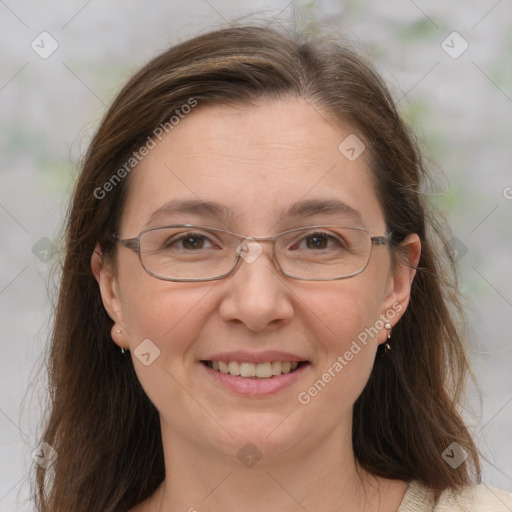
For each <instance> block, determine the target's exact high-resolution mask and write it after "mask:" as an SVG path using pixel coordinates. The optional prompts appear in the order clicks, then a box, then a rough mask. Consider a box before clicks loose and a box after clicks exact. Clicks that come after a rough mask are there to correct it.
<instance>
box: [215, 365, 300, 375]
mask: <svg viewBox="0 0 512 512" xmlns="http://www.w3.org/2000/svg"><path fill="white" fill-rule="evenodd" d="M211 366H212V368H213V369H214V370H217V371H219V372H221V373H229V374H230V375H235V376H240V377H258V378H260V379H268V378H270V377H272V376H273V375H282V374H283V373H290V372H292V371H293V370H296V369H297V367H298V366H299V363H298V362H297V361H294V362H293V363H292V362H289V361H284V362H283V361H272V362H268V363H245V362H242V363H239V362H238V361H229V362H225V361H211Z"/></svg>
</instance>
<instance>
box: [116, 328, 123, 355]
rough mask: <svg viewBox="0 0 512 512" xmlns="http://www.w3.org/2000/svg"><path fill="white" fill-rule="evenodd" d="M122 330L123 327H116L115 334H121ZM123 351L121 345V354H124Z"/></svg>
mask: <svg viewBox="0 0 512 512" xmlns="http://www.w3.org/2000/svg"><path fill="white" fill-rule="evenodd" d="M123 332H124V331H123V329H120V328H119V327H118V328H117V329H116V333H117V334H121V333H123ZM124 352H125V350H124V348H123V347H121V353H122V354H124Z"/></svg>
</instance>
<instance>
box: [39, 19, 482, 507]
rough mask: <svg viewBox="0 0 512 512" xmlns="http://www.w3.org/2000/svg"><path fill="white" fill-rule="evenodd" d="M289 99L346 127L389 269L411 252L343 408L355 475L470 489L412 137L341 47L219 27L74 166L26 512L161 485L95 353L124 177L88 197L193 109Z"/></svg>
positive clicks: (125, 363) (383, 93)
mask: <svg viewBox="0 0 512 512" xmlns="http://www.w3.org/2000/svg"><path fill="white" fill-rule="evenodd" d="M294 97H296V98H302V99H304V100H305V101H307V102H309V103H310V104H311V105H312V106H314V107H315V108H316V109H317V110H318V111H319V112H322V113H323V114H325V115H326V116H327V117H328V118H329V119H330V120H332V121H333V122H335V123H339V124H340V125H341V124H342V123H344V124H347V123H348V125H349V126H353V127H355V129H356V130H357V133H358V134H359V135H360V137H361V138H362V140H363V141H364V143H365V145H366V147H367V148H368V150H369V154H370V159H369V161H370V168H371V172H372V173H373V176H374V182H375V186H376V191H377V195H378V199H379V201H380V203H381V205H382V208H383V212H384V216H385V222H386V226H387V230H388V232H389V233H391V234H392V243H391V251H392V254H395V255H396V256H397V257H399V256H400V243H401V242H402V241H403V240H404V239H405V237H407V235H409V234H411V233H416V234H418V236H419V237H420V240H421V244H422V252H421V257H420V260H419V264H418V267H417V273H416V277H415V279H414V282H413V284H412V288H411V296H410V303H409V306H408V308H407V310H406V312H405V313H404V315H403V317H402V318H401V320H400V321H399V322H398V324H397V325H396V326H395V328H394V329H393V338H392V350H391V351H390V352H388V353H386V354H384V353H382V352H381V349H379V351H378V353H377V357H376V360H375V364H374V367H373V370H372V372H371V375H370V378H369V381H368V383H367V385H366V387H365V388H364V391H363V392H362V394H361V396H360V397H359V398H358V399H357V401H356V403H355V404H354V414H353V433H352V439H353V449H354V453H355V457H356V459H357V462H358V463H359V464H360V465H361V466H362V467H363V468H364V469H366V470H367V471H369V472H370V473H372V474H374V475H378V476H382V477H386V478H391V479H401V480H405V481H411V480H418V481H420V482H422V483H423V484H425V485H427V486H429V487H431V488H433V489H436V490H438V491H441V490H444V489H448V488H457V487H460V486H463V485H466V484H468V483H476V482H479V481H480V465H479V457H478V452H477V449H476V447H475V444H474V442H473V440H472V437H471V435H470V433H469V431H468V429H467V428H466V426H465V424H464V422H463V420H462V419H461V416H460V414H461V404H462V403H463V402H462V399H463V397H464V389H465V386H466V381H467V377H468V376H469V375H470V370H469V365H468V361H467V355H466V352H465V348H464V347H465V343H466V339H465V338H466V334H465V330H464V328H463V313H464V312H463V308H462V306H461V299H460V296H459V294H458V291H457V282H456V274H455V265H454V262H453V258H452V256H451V255H450V253H449V251H448V250H447V249H446V243H445V241H444V238H443V235H442V232H443V231H442V228H441V224H440V222H439V221H438V215H437V214H436V213H435V210H434V209H433V208H432V206H431V205H430V203H429V201H428V200H427V198H426V194H425V193H424V190H425V187H426V186H427V184H428V182H429V180H430V177H429V173H428V170H427V166H426V165H425V163H424V159H422V155H421V151H420V149H419V145H418V143H417V141H416V139H415V137H414V136H413V135H412V133H411V131H410V129H409V128H408V127H407V126H406V124H405V123H404V121H403V119H402V118H401V116H400V115H399V113H398V111H397V108H396V105H395V102H394V100H393V98H392V95H391V94H390V92H389V90H388V88H387V86H386V84H385V83H384V82H383V80H382V78H381V77H380V76H379V75H378V74H377V73H376V72H375V70H374V69H373V67H372V65H371V64H370V63H369V62H368V61H367V59H366V58H364V57H362V56H361V55H360V54H359V53H358V52H356V51H354V50H353V49H352V48H351V46H350V45H349V44H347V43H346V42H345V41H344V40H342V39H340V38H338V37H335V36H333V35H322V34H321V33H318V32H317V33H314V34H313V33H308V32H307V31H304V30H297V29H282V28H280V29H274V28H269V27H265V26H262V25H257V24H250V25H238V26H237V25H235V26H232V27H228V28H222V29H218V30H215V31H211V32H208V33H205V34H202V35H199V36H197V37H194V38H192V39H189V40H186V41H184V42H180V43H179V44H176V45H174V46H172V47H170V48H169V49H167V50H166V51H164V52H163V53H161V54H160V55H158V56H157V57H155V58H153V59H152V60H151V61H150V62H149V63H148V64H146V65H145V66H144V67H143V68H142V69H140V70H139V71H138V72H137V73H136V74H135V75H134V76H132V77H131V78H130V80H129V81H128V82H127V84H126V85H125V86H124V87H123V88H122V90H121V91H120V92H119V94H118V95H117V97H116V98H115V100H114V101H113V103H112V105H111V106H110V108H109V109H108V111H107V112H106V114H105V115H104V117H103V119H102V121H101V123H100V125H99V128H98V129H97V131H96V133H95V135H94V137H93V139H92V141H91V143H90V145H89V147H88V150H87V152H86V154H85V157H84V159H83V163H82V165H81V169H80V173H79V176H78V179H77V182H76V186H75V189H74V193H73V197H72V200H71V203H70V207H69V212H68V216H67V223H66V228H65V229H66V231H65V240H64V241H63V244H64V254H63V260H62V270H61V277H60V291H59V296H58V303H57V304H56V308H55V315H54V322H53V329H52V332H51V338H50V340H49V343H48V352H47V356H46V357H47V361H46V363H47V367H48V381H49V395H48V397H49V398H48V405H47V411H46V416H45V419H44V425H43V435H42V439H41V441H45V442H47V443H49V444H50V445H51V446H52V447H53V448H54V449H55V450H56V451H57V453H58V458H57V459H56V460H55V462H54V463H53V464H52V465H51V466H50V467H49V468H47V469H44V468H42V467H40V466H35V469H34V482H33V493H34V495H35V501H36V505H37V510H39V511H40V512H70V511H73V512H91V511H98V512H99V511H102V512H114V511H115V512H125V511H127V510H128V509H130V508H131V507H133V506H134V505H135V504H137V503H139V502H141V501H142V500H143V499H145V498H146V497H148V496H149V495H151V494H152V493H153V492H154V491H155V490H156V488H157V487H158V486H159V484H160V483H161V482H162V480H163V479H164V476H165V468H164V457H163V448H162V439H161V431H160V423H159V415H158V411H157V410H156V408H155V407H154V405H153V404H152V403H151V401H150V400H149V398H148V397H147V395H146V394H145V392H144V391H143V389H142V387H141V385H140V383H139V381H138V379H137V376H136V373H135V371H134V367H133V364H132V361H131V358H130V357H129V356H128V357H127V355H128V354H125V355H123V354H121V352H120V350H119V348H118V346H117V345H116V344H115V343H114V342H113V341H112V339H111V335H110V332H111V328H112V320H111V319H110V318H109V316H108V315H107V313H106V311H105V309H104V307H103V304H102V300H101V296H100V291H99V287H98V284H97V282H96V280H95V277H94V275H93V273H92V271H91V255H92V254H93V251H94V250H95V246H96V244H97V243H99V244H100V246H101V249H102V254H103V257H104V258H105V259H106V260H107V261H109V260H110V261H112V262H113V261H114V256H115V250H116V248H115V244H114V243H113V241H112V238H111V236H110V235H111V233H114V232H116V231H117V228H118V225H119V222H120V217H121V214H122V211H123V204H124V201H125V198H126V192H127V187H129V186H130V181H131V180H130V176H131V175H130V174H129V173H127V174H126V176H123V179H122V180H119V182H118V183H117V182H116V183H115V186H112V187H110V189H111V190H110V189H109V191H108V193H105V194H103V193H102V194H101V197H100V195H99V194H98V192H97V191H98V189H99V188H102V187H103V186H104V184H105V183H106V182H108V181H109V180H110V179H111V177H112V176H113V174H114V173H116V171H118V169H119V168H120V167H121V166H123V164H124V163H125V162H127V161H129V159H130V158H131V157H132V156H133V154H134V152H136V151H137V150H139V148H140V147H141V146H142V145H143V144H144V143H145V142H146V141H147V140H148V137H150V138H151V139H154V138H155V137H154V130H155V128H156V127H158V126H160V125H162V124H164V123H166V122H167V121H168V120H169V119H170V118H171V116H172V115H175V113H176V111H178V110H179V109H180V108H181V107H182V106H183V105H185V104H187V102H189V101H190V99H191V98H193V99H194V101H197V106H196V107H195V108H194V110H193V111H192V112H191V113H190V115H195V112H196V111H200V109H202V108H206V107H208V106H209V105H216V106H218V105H222V104H226V105H228V104H229V105H239V106H243V105H252V104H257V102H258V101H260V100H265V99H276V100H279V99H281V98H283V99H284V98H294ZM171 136H172V135H171ZM156 142H158V140H156ZM132 172H136V168H135V170H134V171H132ZM453 442H457V443H458V444H459V445H460V446H461V447H463V448H464V450H466V452H467V453H468V455H469V456H468V458H467V460H466V461H465V462H464V463H463V464H461V465H460V466H458V467H457V468H452V467H451V466H450V465H449V464H447V463H446V462H445V460H443V458H442V453H443V451H444V450H445V449H446V448H447V447H448V446H449V445H450V444H451V443H453ZM171 456H172V454H171Z"/></svg>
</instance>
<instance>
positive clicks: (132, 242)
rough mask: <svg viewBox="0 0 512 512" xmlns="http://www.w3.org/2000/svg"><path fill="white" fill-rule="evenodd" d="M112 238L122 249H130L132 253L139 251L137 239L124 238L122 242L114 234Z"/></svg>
mask: <svg viewBox="0 0 512 512" xmlns="http://www.w3.org/2000/svg"><path fill="white" fill-rule="evenodd" d="M112 238H113V239H114V240H116V241H118V242H119V243H120V244H121V245H122V246H123V247H126V248H127V249H131V250H132V251H138V250H139V239H138V238H125V239H124V240H123V239H121V238H119V237H118V236H117V235H116V234H115V233H112Z"/></svg>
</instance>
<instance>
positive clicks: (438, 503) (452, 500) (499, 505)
mask: <svg viewBox="0 0 512 512" xmlns="http://www.w3.org/2000/svg"><path fill="white" fill-rule="evenodd" d="M397 512H512V494H510V493H508V492H506V491H503V490H501V489H496V488H494V487H487V486H486V485H475V486H471V487H465V488H464V489H462V490H461V491H452V490H449V491H445V492H443V493H442V494H441V496H440V497H439V499H438V500H434V493H433V491H431V490H430V489H428V488H426V487H424V486H423V485H421V484H420V483H419V482H411V483H410V484H409V486H408V488H407V491H406V492H405V495H404V498H403V500H402V503H401V505H400V507H399V508H398V510H397Z"/></svg>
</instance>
